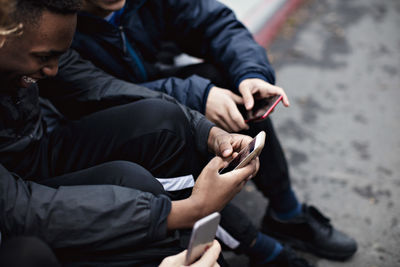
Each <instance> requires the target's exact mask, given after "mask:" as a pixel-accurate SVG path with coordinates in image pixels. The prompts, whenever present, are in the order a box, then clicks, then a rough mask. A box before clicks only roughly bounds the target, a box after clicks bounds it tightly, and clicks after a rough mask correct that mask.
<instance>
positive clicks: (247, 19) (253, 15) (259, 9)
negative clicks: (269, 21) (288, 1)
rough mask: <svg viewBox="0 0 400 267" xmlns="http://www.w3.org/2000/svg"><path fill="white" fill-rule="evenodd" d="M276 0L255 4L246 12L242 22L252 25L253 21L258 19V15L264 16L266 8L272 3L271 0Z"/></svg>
mask: <svg viewBox="0 0 400 267" xmlns="http://www.w3.org/2000/svg"><path fill="white" fill-rule="evenodd" d="M273 1H274V0H264V1H262V2H261V3H259V4H257V5H255V6H254V7H253V8H252V9H250V11H248V12H247V13H246V15H245V16H244V17H243V19H242V22H243V24H244V25H252V24H253V21H254V20H256V19H257V18H258V17H260V16H262V14H263V12H264V10H265V9H266V8H268V6H269V5H271V2H273Z"/></svg>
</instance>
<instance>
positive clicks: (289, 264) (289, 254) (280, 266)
mask: <svg viewBox="0 0 400 267" xmlns="http://www.w3.org/2000/svg"><path fill="white" fill-rule="evenodd" d="M250 266H251V267H313V265H311V264H309V263H308V262H307V261H306V260H305V259H303V258H300V257H299V256H297V254H296V253H295V252H294V251H293V250H292V249H290V247H288V246H284V247H283V249H282V251H281V253H279V255H278V256H277V257H276V258H275V259H274V260H273V261H271V262H268V263H265V264H256V263H254V262H253V261H252V260H250Z"/></svg>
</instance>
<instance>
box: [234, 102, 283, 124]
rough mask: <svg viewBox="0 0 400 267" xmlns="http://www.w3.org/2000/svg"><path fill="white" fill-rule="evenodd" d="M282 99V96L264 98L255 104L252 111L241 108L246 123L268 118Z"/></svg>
mask: <svg viewBox="0 0 400 267" xmlns="http://www.w3.org/2000/svg"><path fill="white" fill-rule="evenodd" d="M282 98H283V96H282V95H276V96H271V97H268V98H263V99H260V100H256V101H255V102H254V107H253V109H252V110H245V108H244V106H241V107H240V108H239V109H240V110H241V113H242V114H243V115H244V119H245V122H246V123H248V122H251V121H261V120H264V119H266V118H267V117H268V115H269V114H270V113H271V112H272V111H273V110H274V108H275V107H276V105H278V103H279V102H280V101H281V100H282Z"/></svg>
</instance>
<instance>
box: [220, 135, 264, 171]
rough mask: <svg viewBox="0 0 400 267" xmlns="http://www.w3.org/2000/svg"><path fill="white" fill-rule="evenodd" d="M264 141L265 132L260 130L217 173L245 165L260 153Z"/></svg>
mask: <svg viewBox="0 0 400 267" xmlns="http://www.w3.org/2000/svg"><path fill="white" fill-rule="evenodd" d="M264 143H265V132H264V131H261V132H259V133H258V134H257V136H256V137H254V139H253V140H252V141H251V142H250V144H249V145H248V146H247V147H245V148H243V149H242V150H241V151H240V152H239V154H238V155H237V156H236V157H235V158H234V159H233V160H231V161H230V162H229V164H228V166H226V167H225V168H223V169H221V170H220V171H219V174H223V173H226V172H230V171H232V170H235V169H239V168H242V167H244V166H246V165H247V164H248V163H249V162H250V161H251V160H252V159H254V158H255V157H257V156H258V155H260V153H261V150H262V149H263V147H264Z"/></svg>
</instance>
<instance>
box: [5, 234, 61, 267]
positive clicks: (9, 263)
mask: <svg viewBox="0 0 400 267" xmlns="http://www.w3.org/2000/svg"><path fill="white" fill-rule="evenodd" d="M0 265H1V266H3V267H58V266H61V265H60V263H59V262H58V261H57V258H56V256H55V255H54V253H53V251H52V250H51V249H50V247H49V246H48V245H47V244H45V243H44V242H43V241H41V240H40V239H38V238H36V237H27V236H26V237H22V236H20V237H14V238H12V239H10V240H7V241H6V242H4V243H3V244H1V246H0Z"/></svg>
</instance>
